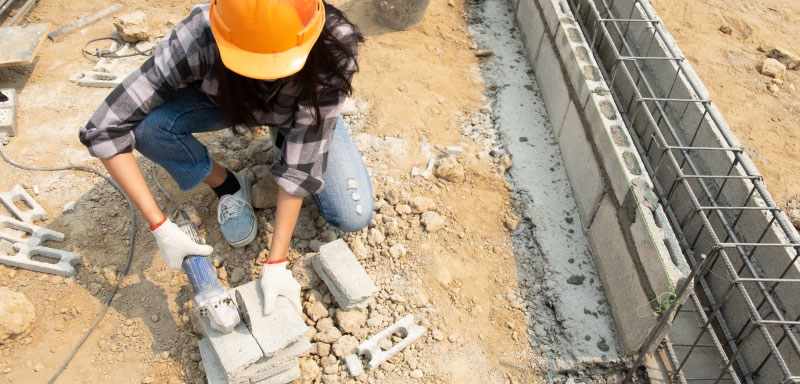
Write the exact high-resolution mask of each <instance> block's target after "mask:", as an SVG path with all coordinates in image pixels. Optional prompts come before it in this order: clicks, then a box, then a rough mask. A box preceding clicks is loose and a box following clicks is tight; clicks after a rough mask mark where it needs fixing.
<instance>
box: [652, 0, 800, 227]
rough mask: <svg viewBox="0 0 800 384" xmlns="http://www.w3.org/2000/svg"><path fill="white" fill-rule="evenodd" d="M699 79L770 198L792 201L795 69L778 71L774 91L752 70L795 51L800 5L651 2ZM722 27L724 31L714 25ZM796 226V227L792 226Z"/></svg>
mask: <svg viewBox="0 0 800 384" xmlns="http://www.w3.org/2000/svg"><path fill="white" fill-rule="evenodd" d="M651 3H652V4H653V7H655V9H656V11H657V12H658V14H659V16H661V19H662V20H663V21H664V22H665V23H666V25H667V27H668V28H669V30H670V32H671V33H672V35H673V36H674V37H675V39H676V40H677V42H678V45H679V46H680V48H681V50H682V51H683V53H684V54H685V55H686V57H687V59H688V60H689V62H691V64H692V66H693V67H694V69H695V71H697V74H698V75H699V76H700V78H701V79H702V80H703V83H705V85H706V87H707V88H708V90H709V92H710V93H711V100H712V101H714V103H715V104H716V105H717V107H719V109H720V111H722V113H723V115H724V117H725V120H726V121H727V122H728V124H729V125H730V127H731V129H732V130H733V132H734V133H735V134H736V137H738V138H739V140H740V141H741V142H742V144H743V145H744V147H745V149H746V150H747V152H748V154H749V155H750V157H751V158H752V159H753V162H754V163H755V164H756V166H757V167H758V169H759V171H760V172H761V173H762V174H763V175H764V178H765V180H766V182H767V187H768V188H769V191H770V193H772V195H773V198H774V199H775V201H776V202H778V204H781V205H782V206H783V208H787V206H789V207H791V208H796V207H795V205H796V204H797V203H796V202H794V203H793V202H792V201H793V200H794V201H797V200H798V198H800V72H798V71H789V70H787V71H786V75H785V77H784V78H783V79H782V80H781V81H780V82H777V83H778V84H777V85H778V89H779V90H778V92H777V93H776V94H773V93H771V92H770V91H769V90H768V88H767V86H769V85H770V84H771V83H772V82H773V80H772V78H770V77H767V76H764V75H762V74H760V73H759V70H758V67H759V66H760V65H761V63H762V61H763V60H764V59H765V58H767V52H769V50H771V49H772V48H775V47H782V48H785V49H788V50H789V51H791V52H793V53H795V54H798V53H800V40H799V39H798V38H797V26H798V25H800V3H798V2H797V1H793V0H756V1H725V0H703V1H694V0H651ZM728 27H729V28H730V29H729V31H730V33H727V34H726V33H723V32H722V31H721V30H727V28H728ZM795 225H797V224H795Z"/></svg>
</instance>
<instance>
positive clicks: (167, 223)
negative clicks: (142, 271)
mask: <svg viewBox="0 0 800 384" xmlns="http://www.w3.org/2000/svg"><path fill="white" fill-rule="evenodd" d="M150 231H151V232H153V236H155V238H156V243H158V249H159V250H161V258H162V259H164V264H166V265H167V268H169V269H181V266H182V265H183V259H184V258H185V257H186V256H189V255H198V256H209V255H211V252H213V251H214V248H212V247H211V246H210V245H201V244H197V243H195V242H194V241H193V240H192V239H190V238H189V236H188V235H186V233H184V232H183V231H181V229H180V228H178V226H177V225H175V223H173V222H172V221H171V220H170V219H169V218H167V217H164V222H163V223H161V224H158V225H156V226H155V227H151V228H150Z"/></svg>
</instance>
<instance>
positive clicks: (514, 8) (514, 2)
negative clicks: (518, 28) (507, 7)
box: [511, 0, 520, 13]
mask: <svg viewBox="0 0 800 384" xmlns="http://www.w3.org/2000/svg"><path fill="white" fill-rule="evenodd" d="M519 1H520V0H511V10H512V11H514V13H516V12H517V9H519Z"/></svg>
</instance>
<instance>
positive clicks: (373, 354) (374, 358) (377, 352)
mask: <svg viewBox="0 0 800 384" xmlns="http://www.w3.org/2000/svg"><path fill="white" fill-rule="evenodd" d="M395 332H400V334H401V335H403V340H401V341H399V342H398V343H397V344H395V345H393V346H392V347H391V348H389V349H388V350H385V351H384V350H383V349H381V347H379V346H378V343H380V341H381V340H383V339H384V338H386V337H387V336H390V335H392V334H394V333H395ZM423 334H425V327H423V326H420V325H416V324H415V323H414V315H407V316H405V317H403V318H402V319H400V320H398V321H397V322H396V323H394V324H392V325H390V326H389V327H388V328H386V329H384V330H383V331H381V332H380V333H378V334H376V335H375V336H372V337H370V338H369V339H367V341H365V342H363V343H361V345H359V346H358V348H357V352H358V354H359V355H361V356H364V357H366V359H367V360H368V361H367V370H368V371H371V370H373V369H375V367H377V366H379V365H381V364H383V363H384V362H385V361H386V360H389V358H390V357H392V356H394V355H395V354H397V352H400V351H402V350H403V349H404V348H405V347H407V346H409V345H411V343H413V342H414V341H416V340H417V339H419V338H420V337H422V335H423Z"/></svg>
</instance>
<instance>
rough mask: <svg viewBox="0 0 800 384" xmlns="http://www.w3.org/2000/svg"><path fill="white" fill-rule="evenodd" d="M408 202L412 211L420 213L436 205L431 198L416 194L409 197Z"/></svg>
mask: <svg viewBox="0 0 800 384" xmlns="http://www.w3.org/2000/svg"><path fill="white" fill-rule="evenodd" d="M409 203H410V204H409V205H410V206H411V212H412V213H422V212H425V211H430V210H431V209H433V208H434V207H436V203H434V202H433V200H431V199H429V198H427V197H424V196H417V197H415V198H413V199H411V201H410V202H409Z"/></svg>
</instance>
